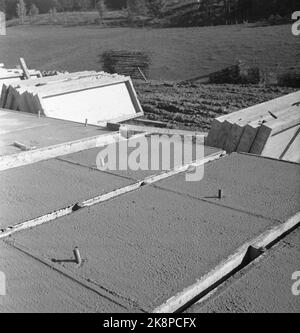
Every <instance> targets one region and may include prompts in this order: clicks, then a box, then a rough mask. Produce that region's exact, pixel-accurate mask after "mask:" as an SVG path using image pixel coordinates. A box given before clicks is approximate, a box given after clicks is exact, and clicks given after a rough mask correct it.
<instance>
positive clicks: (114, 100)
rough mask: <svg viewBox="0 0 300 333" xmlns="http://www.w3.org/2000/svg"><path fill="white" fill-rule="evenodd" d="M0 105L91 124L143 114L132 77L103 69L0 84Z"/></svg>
mask: <svg viewBox="0 0 300 333" xmlns="http://www.w3.org/2000/svg"><path fill="white" fill-rule="evenodd" d="M0 107H2V108H6V109H10V110H16V111H23V112H29V113H34V114H40V115H44V116H47V117H51V118H58V119H63V120H70V121H76V122H80V123H89V124H94V125H97V124H99V123H102V122H107V121H111V120H114V121H115V120H117V121H120V120H127V119H131V118H135V117H137V116H140V115H142V114H143V112H142V108H141V106H140V104H139V102H138V99H137V96H136V93H135V90H134V88H133V85H132V82H131V79H130V78H129V77H125V76H121V75H117V74H114V75H111V74H107V73H105V72H100V73H96V72H78V73H70V74H61V75H57V76H52V77H43V78H40V79H30V80H24V81H18V82H12V83H8V84H3V87H2V92H1V99H0Z"/></svg>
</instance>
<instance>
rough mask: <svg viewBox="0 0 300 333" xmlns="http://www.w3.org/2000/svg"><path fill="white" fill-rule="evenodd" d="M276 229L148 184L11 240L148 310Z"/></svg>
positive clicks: (251, 217)
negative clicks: (79, 260) (76, 253)
mask: <svg viewBox="0 0 300 333" xmlns="http://www.w3.org/2000/svg"><path fill="white" fill-rule="evenodd" d="M275 224H276V222H274V221H271V220H267V219H263V218H258V217H256V216H252V215H249V214H245V213H241V212H237V211H233V210H231V209H224V208H223V207H218V206H215V205H211V204H208V203H204V202H199V201H198V200H195V199H191V198H188V197H183V196H182V195H178V194H174V193H170V192H166V191H162V190H160V189H156V188H154V187H151V186H149V187H143V188H142V189H140V190H138V191H136V192H132V193H130V194H127V195H124V196H121V197H118V198H116V199H114V200H111V201H108V202H104V203H103V204H101V205H96V206H93V207H90V208H88V209H84V210H81V211H78V212H76V213H74V214H72V215H69V216H66V217H63V218H60V219H58V220H56V221H53V222H51V223H49V224H44V225H42V226H39V227H36V228H34V229H31V230H27V231H24V232H20V233H17V234H15V235H14V236H12V238H13V239H15V240H16V241H17V242H18V243H20V244H21V245H22V246H25V247H27V248H29V249H31V250H32V251H34V252H37V253H39V255H40V256H42V257H43V258H47V260H49V262H50V261H51V260H53V259H55V260H61V259H64V258H68V257H69V255H70V253H71V251H72V249H73V248H74V246H78V247H79V248H80V251H81V255H82V257H83V258H85V259H86V262H85V263H84V265H83V266H82V267H81V268H79V269H78V268H76V267H74V264H72V263H67V262H64V263H61V264H60V265H63V266H64V267H65V268H67V269H68V270H70V271H72V272H76V273H77V274H79V275H80V276H81V277H82V278H84V279H86V280H87V279H89V280H92V281H95V282H96V283H98V284H100V285H102V286H104V287H105V288H106V289H108V290H111V291H112V292H114V293H117V294H119V295H123V296H124V297H126V298H128V299H131V300H132V302H136V303H137V304H139V307H140V308H142V309H144V310H147V311H151V310H154V308H155V307H157V306H159V305H161V304H162V303H163V302H165V301H166V300H167V299H169V298H170V297H172V296H174V295H175V294H176V293H177V292H179V291H181V290H182V289H183V288H185V287H188V286H189V285H191V284H193V283H194V282H195V281H196V279H198V278H200V277H201V276H203V275H204V274H205V273H207V272H209V271H210V270H211V269H212V268H214V267H215V266H216V265H217V264H218V263H220V261H222V260H223V259H224V258H226V257H228V256H229V255H230V254H232V253H233V252H234V251H235V250H236V249H237V248H239V247H240V246H241V245H242V244H244V243H245V242H246V241H248V240H250V239H252V238H253V237H255V236H257V235H258V234H260V233H262V232H263V231H265V230H266V229H267V228H268V227H269V226H273V225H275Z"/></svg>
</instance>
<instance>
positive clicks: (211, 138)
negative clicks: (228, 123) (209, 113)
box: [206, 119, 223, 148]
mask: <svg viewBox="0 0 300 333" xmlns="http://www.w3.org/2000/svg"><path fill="white" fill-rule="evenodd" d="M222 126H223V121H220V120H219V119H214V120H213V122H212V125H211V130H210V131H209V132H208V136H207V138H206V144H207V145H208V146H210V147H217V144H218V133H219V131H221V129H222ZM217 148H219V147H217Z"/></svg>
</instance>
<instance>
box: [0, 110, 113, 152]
mask: <svg viewBox="0 0 300 333" xmlns="http://www.w3.org/2000/svg"><path fill="white" fill-rule="evenodd" d="M106 133H109V132H108V131H107V130H106V129H103V128H99V127H96V126H88V127H85V126H84V125H82V124H77V123H74V122H69V121H63V120H57V119H51V118H45V117H41V118H38V117H37V116H34V115H30V114H24V113H21V112H11V111H7V110H4V109H0V156H1V155H10V154H15V153H19V152H21V150H20V149H19V148H17V147H15V146H14V145H13V143H14V142H16V141H17V142H20V143H23V144H25V145H28V146H30V147H36V148H42V147H47V146H51V145H55V144H59V143H63V142H68V141H75V140H79V139H83V138H87V137H93V136H98V135H101V134H106Z"/></svg>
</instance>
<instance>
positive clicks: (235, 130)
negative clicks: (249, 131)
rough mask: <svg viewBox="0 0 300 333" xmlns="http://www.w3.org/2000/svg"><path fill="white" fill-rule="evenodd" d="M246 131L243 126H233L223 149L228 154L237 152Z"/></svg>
mask: <svg viewBox="0 0 300 333" xmlns="http://www.w3.org/2000/svg"><path fill="white" fill-rule="evenodd" d="M244 129H245V128H244V126H241V125H239V124H233V125H232V126H231V129H230V132H229V135H228V137H227V140H226V142H225V145H224V147H223V149H224V150H226V152H227V153H232V152H235V151H236V150H237V147H238V145H239V142H240V140H241V138H242V136H243V132H244Z"/></svg>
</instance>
